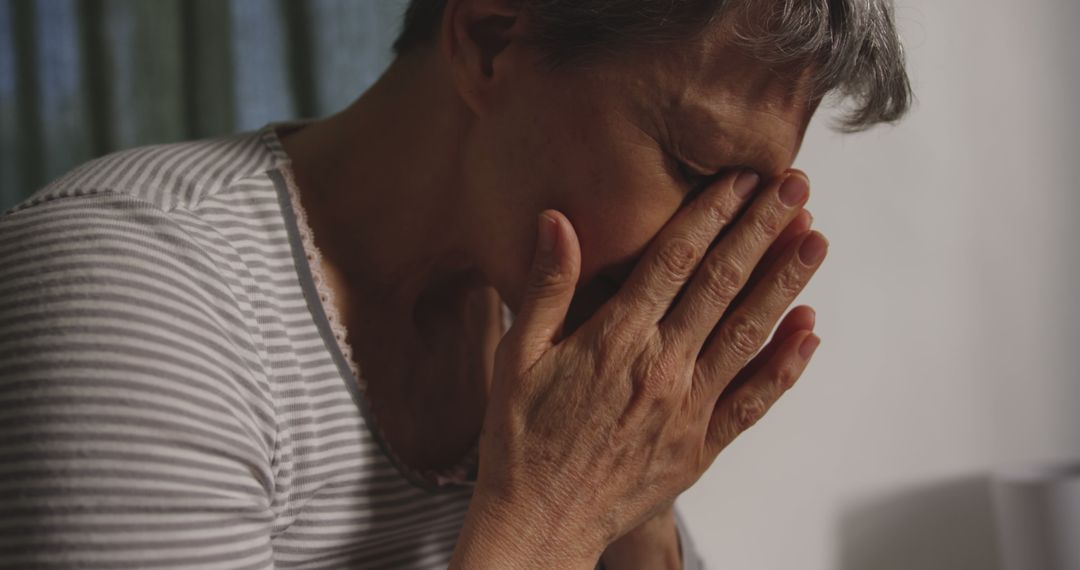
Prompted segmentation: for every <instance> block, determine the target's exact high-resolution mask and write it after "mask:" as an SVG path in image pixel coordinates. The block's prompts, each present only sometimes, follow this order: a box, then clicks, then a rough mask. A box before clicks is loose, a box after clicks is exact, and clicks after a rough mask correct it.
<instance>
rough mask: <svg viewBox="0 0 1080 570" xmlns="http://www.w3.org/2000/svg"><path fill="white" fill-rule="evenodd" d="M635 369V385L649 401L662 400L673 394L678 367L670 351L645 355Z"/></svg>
mask: <svg viewBox="0 0 1080 570" xmlns="http://www.w3.org/2000/svg"><path fill="white" fill-rule="evenodd" d="M634 368H635V370H634V372H635V374H634V376H635V379H634V381H635V384H636V385H637V388H638V390H639V391H640V392H641V394H642V395H643V396H645V397H646V398H647V399H653V400H660V399H663V398H665V397H666V396H667V395H668V394H670V393H671V392H672V389H673V387H674V386H675V371H676V369H677V367H676V361H675V359H674V358H673V356H672V353H671V352H670V351H653V352H650V353H648V354H645V355H643V356H642V358H641V359H639V360H638V361H637V363H636V366H635V367H634Z"/></svg>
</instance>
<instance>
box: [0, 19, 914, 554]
mask: <svg viewBox="0 0 1080 570" xmlns="http://www.w3.org/2000/svg"><path fill="white" fill-rule="evenodd" d="M395 47H396V49H397V51H398V57H397V58H396V60H395V61H394V62H393V64H392V65H391V66H390V67H389V69H388V70H387V71H386V72H385V74H384V75H383V76H382V78H381V79H380V80H379V81H378V82H377V83H376V84H374V85H373V86H372V87H371V88H370V89H369V90H368V91H367V92H366V93H364V94H363V95H362V96H361V97H360V98H359V99H357V100H356V102H355V103H353V104H352V105H351V106H349V107H348V108H347V109H345V110H343V111H342V112H340V113H338V114H336V115H334V116H331V117H328V118H325V119H322V120H318V121H306V122H290V123H276V124H272V125H269V126H267V127H266V128H264V129H263V130H261V131H260V132H258V133H253V134H244V135H239V136H233V137H228V138H222V139H216V140H206V141H196V142H191V143H183V144H175V145H165V146H154V147H144V148H138V149H134V150H130V151H125V152H121V153H117V154H113V155H110V156H107V157H104V158H100V159H97V160H95V161H92V162H90V163H87V164H85V165H83V166H81V167H79V168H78V169H76V170H74V171H72V172H70V173H69V174H67V175H65V176H64V177H62V178H60V179H58V180H57V181H55V182H53V183H52V184H50V185H49V186H47V187H46V188H44V189H42V190H40V191H39V192H38V193H36V194H35V195H34V196H32V197H31V198H29V199H27V200H26V201H24V202H23V203H21V204H19V205H17V206H16V207H14V208H12V209H11V210H9V211H8V212H7V213H6V215H5V216H4V217H3V218H2V220H0V275H2V279H0V283H2V293H0V323H2V324H0V327H2V328H0V347H2V348H0V386H2V400H3V402H4V405H3V407H2V408H0V422H2V425H3V430H4V432H3V438H2V440H0V441H2V443H0V453H2V455H3V458H4V461H3V463H2V465H3V467H2V469H3V471H4V483H3V484H4V487H5V489H6V491H5V492H4V493H3V494H2V495H0V510H2V512H3V513H4V519H5V530H4V531H2V535H3V537H4V547H3V551H4V554H3V561H4V562H5V563H6V564H10V565H13V566H43V567H72V566H76V565H78V566H84V565H85V566H90V567H110V568H111V567H125V568H136V567H147V568H148V567H191V568H271V567H277V568H291V567H299V568H440V567H446V566H447V565H449V566H451V567H453V568H545V569H546V568H593V567H595V566H596V565H598V564H600V565H602V566H605V567H607V568H611V569H620V568H679V567H693V566H696V565H698V564H699V563H700V561H699V560H698V558H697V555H696V553H695V549H694V547H693V544H692V541H691V539H690V534H689V533H688V532H687V530H686V528H685V527H684V526H683V524H682V520H681V518H680V517H679V516H677V514H676V513H675V511H674V509H673V502H674V500H675V498H676V497H677V496H678V495H679V494H680V493H681V492H682V491H684V490H685V489H687V488H688V487H689V486H690V485H692V484H693V483H694V482H695V481H696V480H697V479H698V478H699V477H700V476H701V474H702V473H703V471H705V470H706V469H707V468H708V466H709V465H710V464H711V462H712V461H713V460H714V458H715V457H716V455H717V454H718V453H719V452H720V451H721V450H722V449H723V448H724V447H725V446H726V445H727V444H729V443H730V442H731V441H732V439H733V438H735V437H736V436H737V435H738V434H739V433H740V432H742V431H744V430H746V429H747V428H748V427H750V426H751V425H752V424H753V423H754V422H755V421H757V420H758V419H759V418H760V417H761V416H762V415H763V414H764V413H765V412H766V410H767V409H768V408H769V406H770V405H771V404H772V403H773V402H774V401H775V400H776V399H777V398H778V397H780V395H781V393H782V392H784V391H785V390H786V389H788V388H790V387H791V385H792V383H794V382H795V381H796V379H797V378H798V377H799V375H800V374H801V373H802V371H803V370H804V368H805V366H806V365H807V361H808V359H809V358H810V355H811V353H812V352H813V351H814V348H815V347H816V346H817V344H818V338H817V337H816V336H815V335H813V333H812V332H811V331H812V328H813V325H814V313H813V311H812V310H811V309H810V308H809V307H805V306H801V307H796V308H794V309H792V310H791V311H790V312H788V313H787V314H786V316H784V315H783V313H784V311H785V310H786V309H787V307H788V306H789V305H790V304H791V303H792V301H793V299H794V297H795V296H796V295H797V293H798V292H799V291H800V290H801V289H802V288H803V287H804V286H805V284H806V283H807V281H808V280H809V279H810V277H811V275H812V274H813V273H814V272H815V271H816V269H817V268H818V267H819V266H820V264H821V263H822V259H823V258H824V256H825V250H826V241H825V239H824V238H823V236H822V235H821V234H820V233H819V232H816V231H811V230H810V220H811V218H810V215H809V212H807V211H806V210H805V209H804V205H805V204H806V202H807V199H808V192H809V190H808V188H809V185H808V179H807V177H806V176H805V175H804V174H803V173H801V172H798V171H794V170H790V168H789V167H790V166H791V164H792V162H793V161H794V159H795V156H796V154H797V152H798V149H799V147H800V144H801V141H802V138H803V134H804V132H805V130H806V127H807V124H808V123H809V121H810V119H811V116H812V115H813V114H814V112H815V110H816V109H817V107H818V105H819V102H820V101H821V100H822V98H823V97H824V96H825V95H827V94H829V93H831V92H836V93H838V94H840V95H845V96H848V98H847V100H848V101H850V102H851V103H853V107H852V108H850V109H849V114H848V115H847V116H846V118H845V120H844V122H843V123H842V127H843V128H846V129H849V130H858V129H862V128H865V127H868V126H870V125H873V124H875V123H879V122H889V121H894V120H896V119H898V118H899V117H901V116H902V115H903V114H904V113H905V111H906V110H907V108H908V105H909V101H910V89H909V85H908V80H907V76H906V74H905V71H904V63H903V55H902V50H901V48H900V45H899V43H898V39H897V37H896V32H895V30H894V25H893V21H892V16H891V7H890V5H889V2H888V0H861V1H858V2H856V1H854V0H828V1H826V0H758V1H753V0H727V1H724V0H449V1H441V0H413V2H412V4H411V5H410V6H409V9H408V12H407V13H406V17H405V24H404V28H403V31H402V34H401V36H400V39H399V40H398V42H397V43H396V46H395ZM781 317H783V318H782V319H781ZM778 322H779V326H778V327H777V328H776V330H775V333H774V334H773V335H772V338H771V339H769V338H768V335H769V332H770V331H771V330H773V327H774V325H776V324H777V323H778ZM766 341H768V342H766ZM759 349H760V350H759Z"/></svg>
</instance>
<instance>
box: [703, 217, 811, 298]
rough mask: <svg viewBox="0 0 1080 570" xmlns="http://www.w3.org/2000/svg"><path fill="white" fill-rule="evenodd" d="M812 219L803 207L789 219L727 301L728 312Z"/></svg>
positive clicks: (807, 226) (808, 228)
mask: <svg viewBox="0 0 1080 570" xmlns="http://www.w3.org/2000/svg"><path fill="white" fill-rule="evenodd" d="M813 221H814V216H813V215H812V214H810V211H809V210H807V209H805V208H804V209H802V210H800V211H799V213H798V214H797V215H796V216H795V219H793V220H791V223H790V224H788V225H787V227H786V228H784V231H783V232H782V233H781V234H780V237H778V238H776V241H774V242H773V243H772V245H771V246H769V250H768V251H766V252H765V255H764V256H762V258H761V261H760V262H758V264H757V265H755V266H754V269H753V271H751V272H750V278H749V279H747V280H746V285H744V286H743V288H742V289H740V290H739V292H738V293H737V294H736V295H735V298H734V299H732V301H731V302H730V303H728V306H727V311H728V312H730V311H731V308H732V307H737V306H739V304H740V303H742V302H743V300H744V299H745V298H746V294H747V292H749V291H750V290H751V289H752V288H753V287H754V286H755V285H756V284H757V282H758V281H761V276H762V275H764V274H765V271H766V270H768V269H769V268H770V267H772V266H773V265H774V264H776V260H777V259H779V258H780V256H781V255H783V254H784V251H786V250H787V249H788V248H790V247H791V244H793V243H795V240H797V239H799V238H801V237H802V236H803V235H804V234H806V232H808V231H810V226H811V225H812V224H813ZM725 314H726V313H725ZM721 319H723V317H721Z"/></svg>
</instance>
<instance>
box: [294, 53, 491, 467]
mask: <svg viewBox="0 0 1080 570" xmlns="http://www.w3.org/2000/svg"><path fill="white" fill-rule="evenodd" d="M429 65H430V64H429V63H428V62H427V61H425V60H424V59H406V60H400V59H399V61H397V62H395V63H394V64H392V65H391V66H390V68H389V69H388V70H387V72H386V73H385V74H383V76H382V77H381V78H380V79H379V81H378V82H377V83H376V84H375V85H373V86H372V87H371V88H370V89H368V90H367V91H366V92H365V93H364V95H363V96H362V97H361V98H359V99H358V100H357V101H355V102H354V103H353V104H352V105H351V106H349V107H348V108H347V109H345V110H344V111H342V112H341V113H338V114H336V115H334V116H331V117H328V118H326V119H323V120H320V121H317V122H314V123H312V124H309V125H308V126H306V127H304V128H303V129H300V130H298V131H295V132H294V133H292V134H289V135H287V136H284V137H283V138H282V144H283V146H284V147H285V151H286V153H287V154H288V155H289V157H290V158H291V161H292V169H293V174H294V177H295V180H296V183H297V186H298V188H299V192H300V200H301V202H302V205H303V207H304V210H305V212H306V214H307V216H306V217H307V219H308V223H309V225H310V226H311V228H312V232H313V233H314V237H315V242H316V246H317V247H318V248H319V250H320V252H321V253H322V256H323V260H322V267H321V268H320V269H321V270H322V272H323V274H324V276H325V277H326V280H327V283H328V284H329V286H330V287H331V288H332V289H333V290H334V294H335V297H336V301H337V307H336V308H337V310H338V313H339V314H340V315H341V316H342V318H343V319H344V321H345V324H346V327H347V328H348V330H349V339H348V340H349V343H350V344H351V345H352V347H353V349H354V354H355V355H356V356H357V358H358V359H359V361H360V362H361V369H362V370H364V376H365V380H366V381H367V382H368V389H369V395H370V398H371V400H372V406H373V408H375V413H376V415H377V416H379V421H380V423H381V424H382V427H383V430H384V432H385V433H386V435H387V437H388V438H389V439H390V440H391V445H392V447H394V448H395V449H396V450H397V452H398V453H399V454H400V455H401V456H402V457H403V459H405V461H406V462H407V463H409V464H411V465H413V466H414V467H415V466H426V465H428V466H434V465H443V464H446V463H448V462H450V461H453V460H454V459H455V458H457V457H459V456H460V454H461V453H463V452H464V451H465V450H466V449H467V448H468V445H469V444H470V443H471V442H472V441H474V440H475V437H476V434H477V433H478V432H479V425H480V422H481V420H482V417H483V409H484V404H485V402H486V397H487V390H488V386H490V377H491V372H492V370H491V368H492V364H493V361H494V360H493V359H494V350H495V346H496V345H497V342H498V339H499V337H500V336H501V332H502V321H501V318H500V317H501V313H500V310H499V309H500V307H501V299H500V298H499V296H498V294H497V293H496V292H495V289H494V288H492V287H491V286H490V285H489V284H488V281H487V279H486V278H485V277H484V275H483V272H482V270H481V263H480V260H479V256H478V255H477V254H476V253H475V252H478V251H481V248H480V247H479V246H480V245H482V243H483V242H482V239H483V235H482V234H480V233H479V232H478V230H480V229H482V228H483V227H485V223H484V220H483V219H480V218H481V217H482V216H483V214H482V212H483V208H481V207H480V206H482V205H483V200H477V199H476V198H475V197H472V196H470V195H469V193H468V192H467V187H466V185H464V184H463V183H462V176H461V173H460V167H459V164H460V157H459V154H458V144H457V141H458V140H459V137H460V135H461V132H462V130H463V128H465V127H466V126H467V125H464V124H463V121H464V120H465V117H467V114H465V113H463V112H462V111H461V108H460V105H462V104H461V103H460V101H459V100H458V99H457V98H456V97H455V96H454V93H453V92H451V91H448V90H447V87H446V86H447V85H450V84H451V83H452V82H450V81H449V79H448V78H446V77H439V76H438V73H439V71H438V70H437V69H434V68H426V67H427V66H429ZM380 408H381V409H382V410H383V411H381V412H380Z"/></svg>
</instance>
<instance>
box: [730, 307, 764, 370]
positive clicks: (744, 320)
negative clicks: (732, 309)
mask: <svg viewBox="0 0 1080 570" xmlns="http://www.w3.org/2000/svg"><path fill="white" fill-rule="evenodd" d="M724 330H725V334H724V340H725V341H726V343H727V346H728V348H729V349H730V350H732V351H733V352H734V356H735V357H736V358H738V359H739V360H746V359H749V358H750V356H751V355H753V354H754V352H755V351H756V350H757V349H758V347H759V346H760V345H761V327H760V326H758V323H757V322H756V321H754V319H752V318H751V317H750V316H749V315H747V314H745V313H737V314H735V315H732V317H731V319H730V321H729V322H728V324H727V326H726V327H724Z"/></svg>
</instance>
